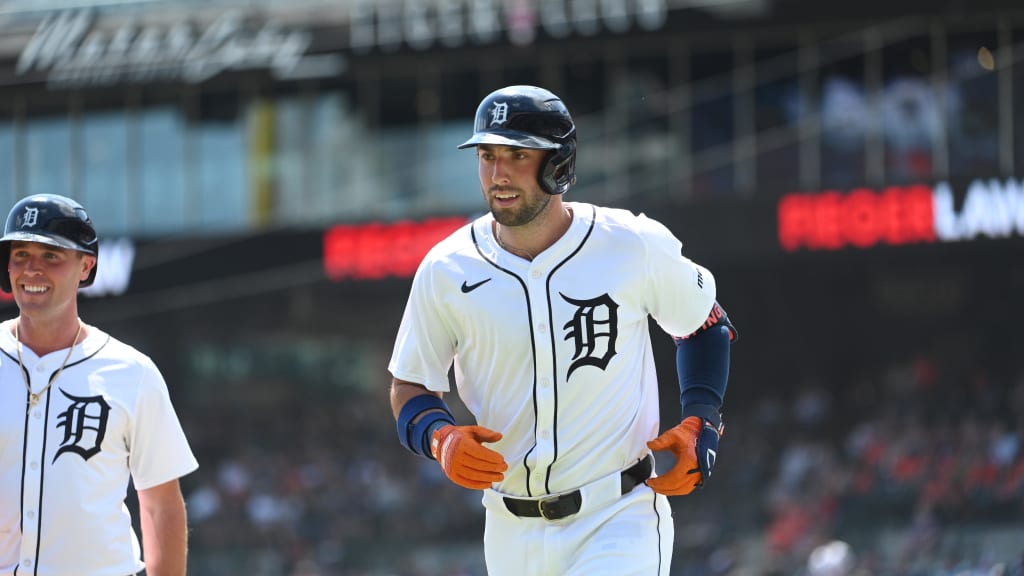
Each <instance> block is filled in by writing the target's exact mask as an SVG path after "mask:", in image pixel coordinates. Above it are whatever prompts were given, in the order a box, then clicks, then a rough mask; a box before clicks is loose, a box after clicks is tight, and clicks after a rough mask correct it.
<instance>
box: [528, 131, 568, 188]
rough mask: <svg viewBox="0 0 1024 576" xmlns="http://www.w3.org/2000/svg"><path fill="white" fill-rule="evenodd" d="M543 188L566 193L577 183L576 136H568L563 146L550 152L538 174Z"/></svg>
mask: <svg viewBox="0 0 1024 576" xmlns="http://www.w3.org/2000/svg"><path fill="white" fill-rule="evenodd" d="M537 180H538V181H539V182H540V187H541V189H542V190H544V191H545V192H547V193H548V194H552V195H557V194H565V192H566V191H568V190H569V188H571V187H572V186H573V184H575V183H576V138H575V135H573V137H572V138H566V139H565V141H563V142H562V146H561V148H559V149H557V150H553V151H551V152H550V153H549V154H548V157H547V160H546V161H545V162H544V163H543V164H542V165H541V167H540V174H538V176H537Z"/></svg>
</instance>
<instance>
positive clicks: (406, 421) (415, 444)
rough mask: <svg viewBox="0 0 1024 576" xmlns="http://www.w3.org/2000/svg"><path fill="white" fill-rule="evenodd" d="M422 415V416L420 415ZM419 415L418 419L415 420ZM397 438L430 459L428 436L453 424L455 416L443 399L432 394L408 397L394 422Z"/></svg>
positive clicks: (412, 450) (407, 446) (408, 447)
mask: <svg viewBox="0 0 1024 576" xmlns="http://www.w3.org/2000/svg"><path fill="white" fill-rule="evenodd" d="M420 415H422V417H420ZM417 417H420V419H419V420H416V418H417ZM395 423H396V425H397V427H398V440H399V442H401V443H402V446H405V447H406V448H407V449H408V450H410V451H411V452H413V453H414V454H419V455H420V456H425V457H427V458H430V459H431V460H433V459H434V457H433V456H432V455H431V454H430V438H431V436H432V435H433V434H434V431H435V430H437V429H439V428H441V427H443V426H445V425H448V424H455V416H453V415H452V411H451V410H450V409H449V408H448V404H446V403H445V401H444V400H442V399H440V398H438V397H437V396H434V395H433V394H421V395H419V396H413V397H412V398H410V399H409V400H408V401H407V402H406V403H405V405H404V406H402V409H401V410H400V411H399V413H398V419H397V421H396V422H395Z"/></svg>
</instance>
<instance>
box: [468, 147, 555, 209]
mask: <svg viewBox="0 0 1024 576" xmlns="http://www.w3.org/2000/svg"><path fill="white" fill-rule="evenodd" d="M548 153H549V152H548V151H547V150H534V149H531V148H515V147H512V146H499V145H495V144H480V145H478V146H477V148H476V154H477V163H478V170H479V176H480V188H481V190H482V191H483V195H484V199H485V200H487V204H488V205H489V206H490V209H491V214H492V215H493V216H494V219H495V220H496V221H497V222H498V223H499V224H501V225H502V226H522V225H524V224H529V223H530V222H532V221H533V220H534V219H535V218H536V217H537V215H538V214H540V213H541V212H543V211H544V209H545V208H546V207H547V206H548V204H549V203H550V202H551V195H550V194H548V193H546V192H544V191H543V190H542V189H541V187H540V183H539V182H538V181H537V175H538V174H539V173H540V167H541V165H542V164H543V163H544V161H545V160H546V159H547V155H548Z"/></svg>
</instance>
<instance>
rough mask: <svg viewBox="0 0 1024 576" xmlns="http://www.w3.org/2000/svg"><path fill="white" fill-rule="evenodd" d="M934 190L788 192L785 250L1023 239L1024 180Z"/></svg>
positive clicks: (782, 212) (782, 219)
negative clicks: (979, 238) (1020, 237)
mask: <svg viewBox="0 0 1024 576" xmlns="http://www.w3.org/2000/svg"><path fill="white" fill-rule="evenodd" d="M960 190H961V191H960V193H959V194H956V193H955V188H954V187H953V186H952V185H951V184H950V183H948V182H939V183H937V184H935V185H934V186H925V185H913V186H890V187H887V188H885V189H884V190H881V191H875V190H871V189H868V188H858V189H855V190H852V191H850V192H848V193H841V192H838V191H834V190H829V191H825V192H822V193H819V194H789V195H787V196H784V197H783V198H782V199H781V200H780V201H779V203H778V210H777V217H778V227H779V228H778V240H779V245H780V246H781V247H782V249H783V250H785V251H787V252H792V251H795V250H800V249H805V250H838V249H841V248H847V247H854V248H868V247H871V246H875V245H876V244H888V245H892V246H897V245H902V244H917V243H931V242H956V241H967V240H974V239H976V238H978V237H981V236H985V237H988V238H1009V237H1011V236H1013V235H1014V234H1016V235H1018V236H1024V182H1022V181H1021V180H1016V179H1013V178H1009V179H1007V180H1005V181H1000V180H997V179H994V178H993V179H975V180H972V181H970V183H969V184H967V186H966V187H963V188H961V189H960Z"/></svg>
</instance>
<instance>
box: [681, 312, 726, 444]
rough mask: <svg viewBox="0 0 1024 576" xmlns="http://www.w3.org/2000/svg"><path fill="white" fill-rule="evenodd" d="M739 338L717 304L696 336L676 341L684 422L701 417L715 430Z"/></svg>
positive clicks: (719, 418) (695, 333)
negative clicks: (730, 362) (732, 353)
mask: <svg viewBox="0 0 1024 576" xmlns="http://www.w3.org/2000/svg"><path fill="white" fill-rule="evenodd" d="M738 337H739V334H738V332H736V329H735V328H734V327H733V325H732V323H731V322H730V321H729V317H728V315H727V314H726V313H725V310H723V309H722V307H721V306H720V305H719V304H718V303H717V302H716V303H715V305H714V306H713V307H712V309H711V314H710V315H709V316H708V320H707V321H706V322H705V323H704V324H703V325H702V326H701V327H700V328H698V329H697V330H696V331H695V332H694V333H692V334H690V335H688V336H685V337H682V338H678V337H677V338H675V343H676V373H677V375H678V376H679V399H680V401H681V403H682V407H683V418H684V419H685V418H687V417H688V416H699V417H701V418H704V419H705V420H708V421H710V422H711V423H712V424H713V425H714V426H715V427H716V428H718V427H719V425H720V424H721V422H722V416H721V411H722V404H723V403H724V401H725V389H726V386H727V384H728V382H729V354H730V347H731V346H732V343H733V342H734V341H736V339H737V338H738Z"/></svg>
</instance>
